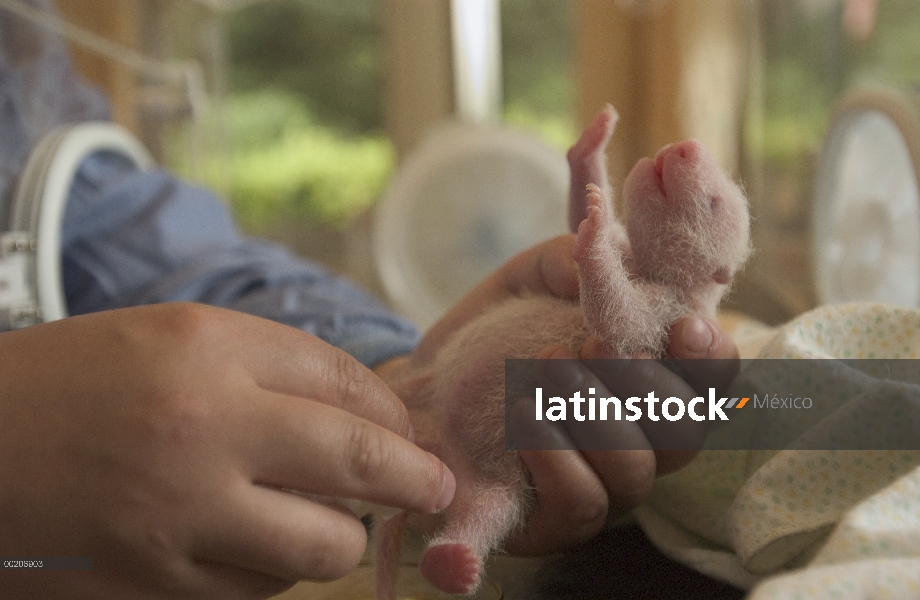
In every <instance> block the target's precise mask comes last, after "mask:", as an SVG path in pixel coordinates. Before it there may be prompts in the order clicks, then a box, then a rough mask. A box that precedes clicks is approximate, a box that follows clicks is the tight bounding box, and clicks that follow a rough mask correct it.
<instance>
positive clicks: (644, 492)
mask: <svg viewBox="0 0 920 600" xmlns="http://www.w3.org/2000/svg"><path fill="white" fill-rule="evenodd" d="M667 354H668V356H669V357H671V358H674V359H677V360H680V361H684V362H682V363H681V364H682V366H683V367H684V373H683V375H684V377H685V378H686V379H684V378H682V377H680V376H678V375H677V374H675V373H674V372H673V371H671V370H669V369H668V368H667V367H665V366H664V365H662V364H661V363H659V362H658V361H654V360H643V361H641V364H640V365H639V366H638V368H634V369H630V376H631V377H632V378H633V381H629V382H624V381H622V380H620V379H618V374H617V373H604V372H603V371H600V370H599V371H598V372H594V371H592V370H591V369H589V368H588V365H589V364H591V365H595V366H596V365H597V364H598V363H595V362H590V363H582V364H581V365H580V367H579V368H577V369H573V368H572V367H575V366H576V365H578V363H577V362H575V361H574V360H565V361H564V363H560V364H565V365H566V369H565V370H561V371H562V372H558V373H555V377H556V379H557V382H558V384H559V385H560V387H562V388H566V389H569V390H571V391H575V390H582V393H583V397H587V395H588V394H587V389H588V388H591V387H593V388H595V389H596V394H598V395H599V396H600V395H605V391H611V392H612V393H611V394H610V395H619V396H620V397H628V396H630V395H635V394H630V393H629V389H630V388H635V389H655V390H657V391H659V395H660V396H661V397H663V398H664V397H668V396H676V397H684V398H687V397H690V396H695V395H700V394H704V393H705V391H706V389H707V388H708V387H709V386H714V387H716V388H717V389H724V388H725V387H727V386H728V384H729V383H731V381H732V380H733V379H734V378H735V376H736V375H737V371H738V366H739V365H738V349H737V347H736V346H735V344H734V342H732V340H731V338H729V337H728V335H727V334H726V333H725V332H724V331H723V330H722V329H721V327H719V325H718V324H717V323H716V322H715V321H712V320H710V319H707V318H704V317H699V316H696V315H688V316H686V317H684V318H682V319H680V320H678V321H677V322H676V323H675V324H674V325H673V326H672V328H671V331H670V337H669V340H668V346H667ZM538 358H553V359H576V358H581V359H590V360H592V361H593V360H594V359H603V358H609V357H608V356H606V355H605V354H604V351H603V349H602V346H601V345H600V344H598V343H597V340H596V338H593V337H589V338H588V339H587V340H586V341H585V344H584V345H583V347H582V348H581V352H580V356H578V357H576V356H574V355H573V354H572V353H571V352H570V351H568V350H566V349H564V348H561V347H553V348H547V349H546V350H544V351H543V352H542V353H541V355H540V356H539V357H538ZM685 359H687V360H686V361H685ZM695 359H713V360H699V361H696V362H694V360H695ZM602 390H603V391H602ZM664 425H665V426H666V427H667V426H671V427H672V428H684V431H682V432H679V433H680V434H682V435H687V436H691V437H692V436H696V437H697V438H698V439H699V440H700V442H702V439H703V437H704V436H705V433H706V431H705V429H704V428H698V427H696V426H695V424H694V423H693V422H685V420H682V421H680V422H677V423H668V424H664ZM617 426H618V427H621V428H622V427H625V428H628V429H629V431H621V432H620V435H625V436H628V437H630V438H631V441H630V444H631V445H633V447H635V448H642V447H643V445H645V449H631V450H582V451H576V450H522V451H520V454H521V457H522V458H523V459H524V462H525V463H526V464H527V467H528V469H529V471H530V474H531V477H532V481H533V485H534V487H535V488H536V489H537V495H538V499H537V504H536V508H535V510H534V512H533V514H531V516H530V517H529V518H528V522H527V527H525V528H524V529H523V530H522V531H521V532H520V533H519V534H518V535H516V536H514V537H513V538H512V539H511V540H509V542H508V544H507V549H508V550H509V551H510V552H512V553H517V554H541V553H546V552H552V551H555V550H558V549H560V548H563V547H565V546H568V545H571V544H574V543H577V542H581V541H584V540H586V539H589V538H591V537H593V536H594V535H596V534H597V533H598V532H599V531H600V530H601V528H602V527H603V526H604V524H605V523H607V522H609V521H610V520H611V519H613V518H616V517H617V516H619V515H622V514H624V513H625V512H626V511H628V510H629V509H631V508H634V507H635V506H637V505H639V504H641V503H642V502H643V501H644V500H645V499H646V498H647V497H648V496H649V494H650V493H651V491H652V487H653V485H654V481H655V477H656V476H658V475H663V474H666V473H670V472H673V471H676V470H677V469H679V468H681V467H683V466H684V465H686V464H687V463H688V462H690V460H692V459H693V457H694V456H695V455H696V451H690V450H660V449H659V450H652V444H651V442H649V439H648V438H649V437H650V435H653V434H654V432H650V431H647V430H645V429H643V428H642V426H640V424H639V423H625V422H624V423H618V424H617ZM669 433H674V432H673V431H672V432H669Z"/></svg>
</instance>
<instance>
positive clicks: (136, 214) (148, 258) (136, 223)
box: [62, 152, 419, 366]
mask: <svg viewBox="0 0 920 600" xmlns="http://www.w3.org/2000/svg"><path fill="white" fill-rule="evenodd" d="M62 254H63V256H62V264H63V274H64V289H65V295H66V300H67V306H68V310H69V312H70V314H74V315H77V314H83V313H88V312H94V311H99V310H106V309H113V308H121V307H127V306H136V305H141V304H151V303H156V302H170V301H180V300H184V301H192V302H202V303H205V304H211V305H214V306H221V307H225V308H229V309H233V310H239V311H242V312H245V313H249V314H252V315H257V316H260V317H264V318H267V319H272V320H274V321H278V322H280V323H285V324H287V325H290V326H293V327H297V328H299V329H302V330H303V331H306V332H308V333H311V334H313V335H316V336H317V337H319V338H321V339H323V340H325V341H326V342H329V343H330V344H332V345H334V346H337V347H339V348H341V349H343V350H345V351H346V352H348V353H349V354H351V355H353V356H354V357H356V358H357V359H358V360H360V361H361V362H362V363H363V364H365V365H367V366H374V365H376V364H378V363H380V362H382V361H384V360H386V359H388V358H392V357H395V356H398V355H401V354H408V353H410V352H411V351H412V350H413V349H414V347H415V345H416V343H417V342H418V335H419V334H418V332H417V330H416V329H415V328H414V327H413V326H412V325H411V324H410V323H408V322H407V321H405V320H403V319H400V318H398V317H396V316H395V315H393V314H392V313H390V312H389V311H388V310H386V309H385V308H384V307H383V306H382V305H381V304H380V303H379V302H377V301H376V300H374V299H373V298H371V297H370V296H369V295H368V294H366V293H365V292H363V291H362V290H360V289H359V288H357V287H356V286H355V285H353V284H352V283H350V282H347V281H345V280H343V279H341V278H338V277H335V276H333V275H332V274H330V273H329V272H327V271H325V270H324V269H323V268H321V267H320V266H318V265H316V264H313V263H310V262H307V261H305V260H302V259H300V258H297V257H295V256H294V255H292V254H291V253H289V252H288V251H287V250H285V249H283V248H281V247H280V246H277V245H273V244H269V243H266V242H262V241H258V240H254V239H250V238H246V237H245V236H242V235H240V233H239V231H238V230H237V228H236V226H235V224H234V222H233V220H232V218H231V216H230V214H229V212H228V210H227V208H226V206H225V204H224V203H223V202H222V201H221V200H220V199H218V198H216V197H215V196H214V195H212V194H211V193H209V192H207V191H206V190H203V189H201V188H197V187H194V186H191V185H188V184H186V183H183V182H181V181H178V180H177V179H175V178H174V177H173V176H171V175H169V174H168V173H165V172H163V171H146V172H144V171H140V170H138V169H137V168H136V167H134V166H133V165H132V164H131V163H130V161H128V160H127V159H126V158H124V157H122V156H120V155H118V154H114V153H109V152H100V153H97V154H94V155H92V156H90V157H88V158H87V159H86V160H85V161H84V162H83V164H82V165H81V167H80V169H79V171H78V173H77V176H76V178H75V180H74V183H73V186H72V188H71V192H70V196H69V198H68V202H67V207H66V210H65V215H64V225H63V231H62Z"/></svg>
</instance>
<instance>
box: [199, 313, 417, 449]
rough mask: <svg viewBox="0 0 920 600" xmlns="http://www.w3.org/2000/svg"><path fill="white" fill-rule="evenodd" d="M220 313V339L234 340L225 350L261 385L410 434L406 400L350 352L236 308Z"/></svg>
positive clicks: (402, 434)
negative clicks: (234, 355) (236, 358)
mask: <svg viewBox="0 0 920 600" xmlns="http://www.w3.org/2000/svg"><path fill="white" fill-rule="evenodd" d="M224 313H230V314H229V315H227V314H224ZM219 314H222V317H218V320H221V319H224V320H225V321H226V322H224V323H217V324H216V326H217V327H223V328H225V329H224V331H222V334H221V341H222V343H231V344H234V346H233V347H232V348H228V349H227V350H228V351H234V352H235V353H236V355H237V356H238V357H239V362H240V364H241V365H243V366H244V368H245V369H246V370H247V375H248V377H250V378H251V379H252V380H254V382H255V383H256V385H258V386H259V387H260V388H262V389H264V390H267V391H270V392H275V393H278V394H284V395H286V396H295V397H298V398H309V399H311V400H314V401H319V402H323V403H325V404H328V405H330V406H333V407H336V408H339V409H342V410H345V411H347V412H349V413H351V414H354V415H356V416H359V417H361V418H363V419H366V420H368V421H370V422H372V423H375V424H377V425H379V426H381V427H384V428H386V429H389V430H390V431H392V432H394V433H396V434H398V435H400V436H402V437H404V438H405V437H407V436H408V435H409V431H410V428H411V426H410V422H409V413H408V411H407V410H406V407H405V405H403V403H402V402H401V401H400V400H399V398H398V397H397V396H396V394H395V393H393V391H392V390H390V388H389V387H388V386H387V385H386V384H385V383H384V382H383V380H381V379H380V378H379V377H377V375H375V374H374V372H373V371H371V370H370V369H368V368H367V367H365V366H364V365H362V364H361V363H359V362H358V361H357V360H356V359H355V358H354V357H352V356H351V355H349V354H347V353H346V352H344V351H343V350H340V349H338V348H335V347H334V346H332V345H330V344H327V343H326V342H324V341H322V340H321V339H319V338H317V337H316V336H313V335H310V334H309V333H306V332H304V331H301V330H299V329H295V328H293V327H289V326H287V325H282V324H280V323H276V322H274V321H269V320H267V319H262V318H259V317H253V316H250V315H243V314H242V313H234V312H232V311H223V313H219ZM227 333H229V335H227ZM228 338H229V339H230V340H232V341H231V342H226V340H227V339H228Z"/></svg>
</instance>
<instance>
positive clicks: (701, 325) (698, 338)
mask: <svg viewBox="0 0 920 600" xmlns="http://www.w3.org/2000/svg"><path fill="white" fill-rule="evenodd" d="M681 337H682V338H683V341H684V346H685V347H686V348H687V350H689V351H690V352H693V353H694V354H709V349H710V348H712V340H713V339H714V335H713V331H712V327H711V326H710V325H709V323H707V322H706V321H704V320H703V319H701V318H699V317H693V318H691V319H690V320H689V321H687V322H686V323H685V324H684V329H683V331H682V332H681Z"/></svg>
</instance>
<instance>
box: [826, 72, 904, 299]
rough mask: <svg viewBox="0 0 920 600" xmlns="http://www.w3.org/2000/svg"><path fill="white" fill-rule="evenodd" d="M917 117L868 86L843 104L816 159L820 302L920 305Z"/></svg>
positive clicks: (889, 94)
mask: <svg viewBox="0 0 920 600" xmlns="http://www.w3.org/2000/svg"><path fill="white" fill-rule="evenodd" d="M918 168H920V118H918V112H917V108H916V104H915V103H914V101H913V99H911V98H909V97H905V96H904V95H902V94H899V93H897V92H894V91H888V90H865V91H858V92H855V93H853V94H851V95H849V96H848V97H846V98H845V99H844V100H843V101H842V102H841V104H840V106H839V107H838V109H837V111H836V113H835V116H834V118H833V119H832V121H831V126H830V129H829V132H828V135H827V138H826V140H825V144H824V148H823V151H822V154H821V160H820V163H819V165H818V172H817V186H816V191H815V202H814V215H813V219H814V222H813V229H814V256H815V271H816V284H817V291H818V297H819V300H820V301H821V302H822V303H839V302H848V301H878V302H888V303H892V304H899V305H903V306H920V187H918V179H917V174H918V172H920V171H918Z"/></svg>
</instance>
